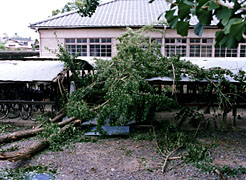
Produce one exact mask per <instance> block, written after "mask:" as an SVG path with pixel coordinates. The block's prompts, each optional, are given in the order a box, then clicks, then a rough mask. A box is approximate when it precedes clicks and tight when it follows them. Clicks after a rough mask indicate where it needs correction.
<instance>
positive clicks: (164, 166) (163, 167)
mask: <svg viewBox="0 0 246 180" xmlns="http://www.w3.org/2000/svg"><path fill="white" fill-rule="evenodd" d="M182 146H183V145H182ZM182 146H179V147H177V148H176V149H174V150H173V151H171V152H170V153H169V154H168V155H167V156H166V158H165V161H164V163H163V166H162V170H161V172H162V174H164V173H165V169H166V166H167V161H168V160H171V159H172V158H171V157H170V156H171V155H172V154H173V153H175V152H176V151H177V150H178V149H179V148H181V147H182ZM176 158H177V157H175V158H174V159H176ZM178 159H180V158H178Z"/></svg>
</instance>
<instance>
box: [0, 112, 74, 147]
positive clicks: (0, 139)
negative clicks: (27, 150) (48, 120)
mask: <svg viewBox="0 0 246 180" xmlns="http://www.w3.org/2000/svg"><path fill="white" fill-rule="evenodd" d="M75 119H76V118H75V117H72V118H69V119H67V120H65V121H62V122H59V123H58V125H59V126H60V127H61V126H65V125H66V124H69V123H70V122H72V121H74V120H75ZM43 130H44V128H38V129H30V130H25V131H19V132H14V133H10V134H6V135H2V136H0V144H1V143H8V142H11V141H16V140H19V139H22V138H25V137H31V136H34V135H37V133H39V132H41V131H43Z"/></svg>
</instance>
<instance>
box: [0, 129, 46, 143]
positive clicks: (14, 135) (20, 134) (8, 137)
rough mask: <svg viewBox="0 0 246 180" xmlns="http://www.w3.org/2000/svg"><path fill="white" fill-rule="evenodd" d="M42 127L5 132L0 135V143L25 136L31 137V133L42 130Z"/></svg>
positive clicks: (34, 133)
mask: <svg viewBox="0 0 246 180" xmlns="http://www.w3.org/2000/svg"><path fill="white" fill-rule="evenodd" d="M43 130H44V128H38V129H29V130H24V131H18V132H14V133H10V134H5V135H2V136H0V144H1V143H8V142H11V141H16V140H19V139H22V138H25V137H31V136H33V135H36V134H37V133H39V132H41V131H43Z"/></svg>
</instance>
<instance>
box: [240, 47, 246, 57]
mask: <svg viewBox="0 0 246 180" xmlns="http://www.w3.org/2000/svg"><path fill="white" fill-rule="evenodd" d="M240 57H246V45H241V47H240Z"/></svg>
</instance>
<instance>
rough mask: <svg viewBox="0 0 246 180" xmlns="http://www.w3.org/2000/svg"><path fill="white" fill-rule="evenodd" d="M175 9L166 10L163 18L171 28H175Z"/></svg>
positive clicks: (176, 19) (176, 18) (176, 17)
mask: <svg viewBox="0 0 246 180" xmlns="http://www.w3.org/2000/svg"><path fill="white" fill-rule="evenodd" d="M174 12H175V10H170V11H166V14H165V18H166V20H167V22H168V24H169V26H170V27H171V28H172V29H175V28H176V25H177V22H178V19H179V18H178V16H174Z"/></svg>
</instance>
